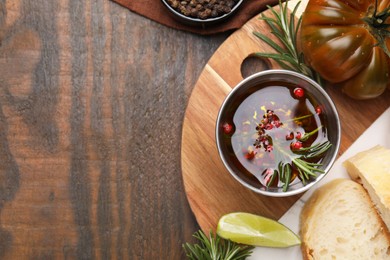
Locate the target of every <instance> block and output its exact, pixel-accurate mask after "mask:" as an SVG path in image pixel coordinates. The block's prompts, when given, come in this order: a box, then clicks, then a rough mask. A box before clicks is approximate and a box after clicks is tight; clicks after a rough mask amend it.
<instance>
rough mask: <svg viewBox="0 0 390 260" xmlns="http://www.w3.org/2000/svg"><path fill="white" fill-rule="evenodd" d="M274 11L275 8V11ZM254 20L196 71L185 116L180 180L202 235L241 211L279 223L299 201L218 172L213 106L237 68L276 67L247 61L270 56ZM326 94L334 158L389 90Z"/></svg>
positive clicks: (386, 100)
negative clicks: (336, 134) (335, 117)
mask: <svg viewBox="0 0 390 260" xmlns="http://www.w3.org/2000/svg"><path fill="white" fill-rule="evenodd" d="M293 2H296V1H289V6H290V8H291V7H294V6H295V4H294V3H293ZM304 2H306V3H307V1H306V0H305V1H303V2H302V4H301V6H300V8H299V10H301V11H298V14H301V13H302V11H303V9H304V6H305V4H304ZM291 3H293V4H292V5H290V4H291ZM275 11H277V12H278V11H279V9H278V8H277V7H276V8H275ZM264 15H266V16H271V15H272V13H271V11H270V10H267V11H266V12H264ZM259 17H260V15H258V16H256V17H254V18H253V19H252V20H250V21H249V22H248V23H246V24H245V25H244V26H243V27H242V28H241V29H239V30H237V31H236V32H234V33H233V34H232V35H231V36H230V37H229V38H228V39H227V40H226V41H225V42H224V43H223V44H222V45H221V46H220V47H219V48H218V49H217V51H216V52H215V54H214V55H213V56H212V57H211V59H210V60H209V62H208V63H207V65H206V66H205V68H204V70H203V71H202V73H201V75H200V77H199V79H198V81H197V83H196V85H195V87H194V89H193V92H192V94H191V97H190V100H189V103H188V107H187V110H186V113H185V118H184V123H183V133H182V151H181V160H182V161H181V162H182V175H183V182H184V187H185V191H186V194H187V198H188V201H189V204H190V206H191V209H192V211H193V213H194V214H195V217H196V219H197V221H198V223H199V225H200V227H201V228H202V230H203V231H205V232H207V233H208V232H209V230H215V228H216V226H217V223H218V220H219V219H220V217H221V216H222V215H224V214H227V213H230V212H236V211H244V212H250V213H254V214H258V215H262V216H265V217H270V218H273V219H279V218H280V217H281V216H282V215H283V214H284V213H285V212H286V211H287V209H289V208H290V207H291V206H292V205H293V204H294V202H295V201H296V200H297V199H298V198H299V197H300V195H296V196H293V197H287V198H271V197H266V196H263V195H260V194H257V193H255V192H253V191H251V190H249V189H246V188H244V187H243V186H242V185H241V184H240V183H238V182H237V181H236V180H235V179H234V178H233V177H231V176H230V174H229V173H228V171H227V170H226V169H225V168H224V166H223V164H222V161H221V159H220V158H219V155H218V151H217V147H216V143H215V122H216V119H217V115H218V111H219V107H220V105H221V104H222V102H223V100H224V98H225V97H226V95H227V94H228V93H229V92H230V91H231V90H232V88H234V86H235V85H236V84H238V83H239V82H240V81H241V80H242V79H243V76H242V74H241V71H242V67H244V68H246V69H248V67H249V69H250V68H253V72H255V71H259V70H264V69H268V68H278V67H277V66H276V64H275V63H274V62H272V61H266V62H263V63H262V64H263V66H262V67H261V68H260V69H259V68H258V67H256V68H254V65H253V63H248V62H247V61H248V57H252V56H253V54H254V53H256V52H265V53H268V52H273V50H272V49H271V48H270V47H269V46H268V45H267V44H265V43H264V42H263V41H261V40H260V39H258V38H257V37H256V36H255V35H254V34H253V32H261V33H263V34H265V35H267V36H269V37H270V38H272V36H271V33H270V29H269V28H268V26H267V24H266V23H265V22H264V21H262V20H259ZM248 64H249V65H248ZM243 71H246V70H245V69H244V70H243ZM245 75H246V76H248V75H250V74H247V73H245ZM326 90H327V92H328V94H329V95H330V96H331V98H332V99H333V101H334V103H335V105H336V107H337V110H338V112H339V116H340V119H341V132H342V138H341V145H340V150H339V155H340V154H342V153H343V152H344V151H345V150H346V149H347V148H348V147H349V146H350V145H351V144H352V143H353V142H354V141H355V140H356V139H357V138H358V137H359V136H360V135H361V134H362V133H363V132H364V131H365V130H366V128H368V127H369V126H370V125H371V124H372V123H373V122H374V121H375V120H376V118H378V117H379V116H380V115H381V114H382V113H383V112H384V111H385V110H386V109H387V108H388V107H389V106H390V91H386V92H385V93H384V94H382V95H381V96H380V97H377V98H375V99H371V100H353V99H351V98H348V97H347V96H346V95H344V94H343V93H342V91H341V89H340V88H338V87H336V86H329V87H327V88H326Z"/></svg>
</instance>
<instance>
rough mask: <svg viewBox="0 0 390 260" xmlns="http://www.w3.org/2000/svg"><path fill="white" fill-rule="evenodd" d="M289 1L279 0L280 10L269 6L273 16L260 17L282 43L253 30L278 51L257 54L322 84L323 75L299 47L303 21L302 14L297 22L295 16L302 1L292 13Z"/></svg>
mask: <svg viewBox="0 0 390 260" xmlns="http://www.w3.org/2000/svg"><path fill="white" fill-rule="evenodd" d="M287 3H288V1H286V2H285V4H282V1H279V9H280V10H279V12H277V11H276V10H275V9H274V8H273V7H270V6H268V9H270V10H271V12H272V14H273V17H267V16H265V15H264V14H262V15H261V17H260V19H261V20H263V21H265V22H266V23H267V25H268V26H269V27H270V29H271V33H272V34H273V35H275V37H276V38H277V39H278V40H279V41H280V43H281V45H279V44H277V43H276V42H275V41H274V40H272V39H270V38H269V37H267V36H265V35H264V34H262V33H259V32H253V34H254V35H255V36H257V37H258V38H259V39H261V40H262V41H264V42H265V43H267V44H268V45H269V46H270V47H271V48H272V49H274V50H275V51H276V53H262V52H258V53H256V55H257V56H260V57H263V58H269V59H273V60H274V61H275V62H276V63H277V64H278V65H279V66H280V67H282V68H283V69H287V70H292V71H296V72H299V73H302V74H304V75H306V76H308V77H310V78H312V79H313V80H315V81H317V82H318V83H320V85H321V83H322V79H321V77H320V76H319V74H318V73H317V72H316V71H314V70H313V69H312V68H311V67H310V66H308V65H307V64H306V63H305V60H304V56H303V53H302V52H299V51H298V47H297V46H298V43H297V35H298V31H299V28H300V26H301V23H302V16H301V17H299V19H298V21H297V23H296V22H295V17H296V13H297V10H298V6H299V5H300V3H301V2H298V3H297V4H296V6H295V7H294V9H293V11H292V12H291V13H290V15H288V8H287Z"/></svg>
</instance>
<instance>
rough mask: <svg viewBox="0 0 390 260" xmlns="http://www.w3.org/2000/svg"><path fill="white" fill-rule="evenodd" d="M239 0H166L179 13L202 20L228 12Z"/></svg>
mask: <svg viewBox="0 0 390 260" xmlns="http://www.w3.org/2000/svg"><path fill="white" fill-rule="evenodd" d="M238 1H239V0H182V1H178V0H166V2H167V3H168V4H169V5H170V6H171V7H172V8H173V9H175V10H176V11H178V12H179V13H181V14H183V15H185V16H188V17H192V18H199V19H202V20H205V19H208V18H215V17H218V16H222V15H224V14H227V13H230V12H231V11H232V8H233V7H234V6H235V5H236V4H237V2H238Z"/></svg>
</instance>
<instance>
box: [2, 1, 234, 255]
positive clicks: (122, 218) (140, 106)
mask: <svg viewBox="0 0 390 260" xmlns="http://www.w3.org/2000/svg"><path fill="white" fill-rule="evenodd" d="M226 36H227V34H221V35H217V36H209V37H200V36H197V35H194V34H190V33H183V32H179V31H175V30H172V29H170V28H167V27H164V26H161V25H159V24H157V23H154V22H151V21H150V20H147V19H145V18H143V17H141V16H138V15H136V14H134V13H131V12H129V11H128V10H127V9H125V8H123V7H121V6H119V5H117V4H115V3H113V2H110V1H108V0H87V1H79V0H65V1H45V0H34V1H28V0H11V1H10V0H8V1H7V0H0V130H1V131H0V259H183V258H184V253H183V251H182V247H181V244H182V243H184V242H185V241H190V240H191V235H192V233H193V232H194V231H195V230H196V229H198V225H197V223H196V221H195V219H194V217H193V215H192V213H191V210H190V208H189V205H188V202H187V198H186V195H185V192H184V187H183V183H182V176H181V169H180V147H181V129H182V122H183V121H182V120H183V117H184V111H185V108H186V105H187V101H188V98H189V95H190V93H191V90H192V88H193V86H194V84H195V82H196V79H197V78H198V76H199V74H200V72H201V70H202V68H203V67H204V65H205V64H206V62H207V60H208V59H209V57H210V56H211V55H212V53H213V52H214V51H215V49H216V48H217V47H218V46H219V45H220V43H221V42H223V41H224V40H225V38H226Z"/></svg>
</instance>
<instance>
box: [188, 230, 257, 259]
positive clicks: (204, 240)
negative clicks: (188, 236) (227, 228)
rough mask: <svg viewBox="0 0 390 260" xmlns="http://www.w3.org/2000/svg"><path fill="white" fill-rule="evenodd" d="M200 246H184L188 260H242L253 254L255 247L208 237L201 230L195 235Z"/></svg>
mask: <svg viewBox="0 0 390 260" xmlns="http://www.w3.org/2000/svg"><path fill="white" fill-rule="evenodd" d="M193 236H194V237H195V238H196V239H197V240H198V241H199V244H193V245H192V244H189V243H185V244H183V249H184V251H185V252H186V255H187V257H188V259H191V260H241V259H246V258H247V257H248V256H250V255H251V254H252V250H253V249H254V247H253V246H249V245H241V244H237V243H235V242H232V241H230V240H226V239H223V238H221V237H220V236H218V234H215V236H214V235H213V233H212V232H211V231H210V234H209V237H207V236H206V235H205V234H204V233H203V232H202V231H201V230H199V231H197V232H195V233H194V235H193Z"/></svg>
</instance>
